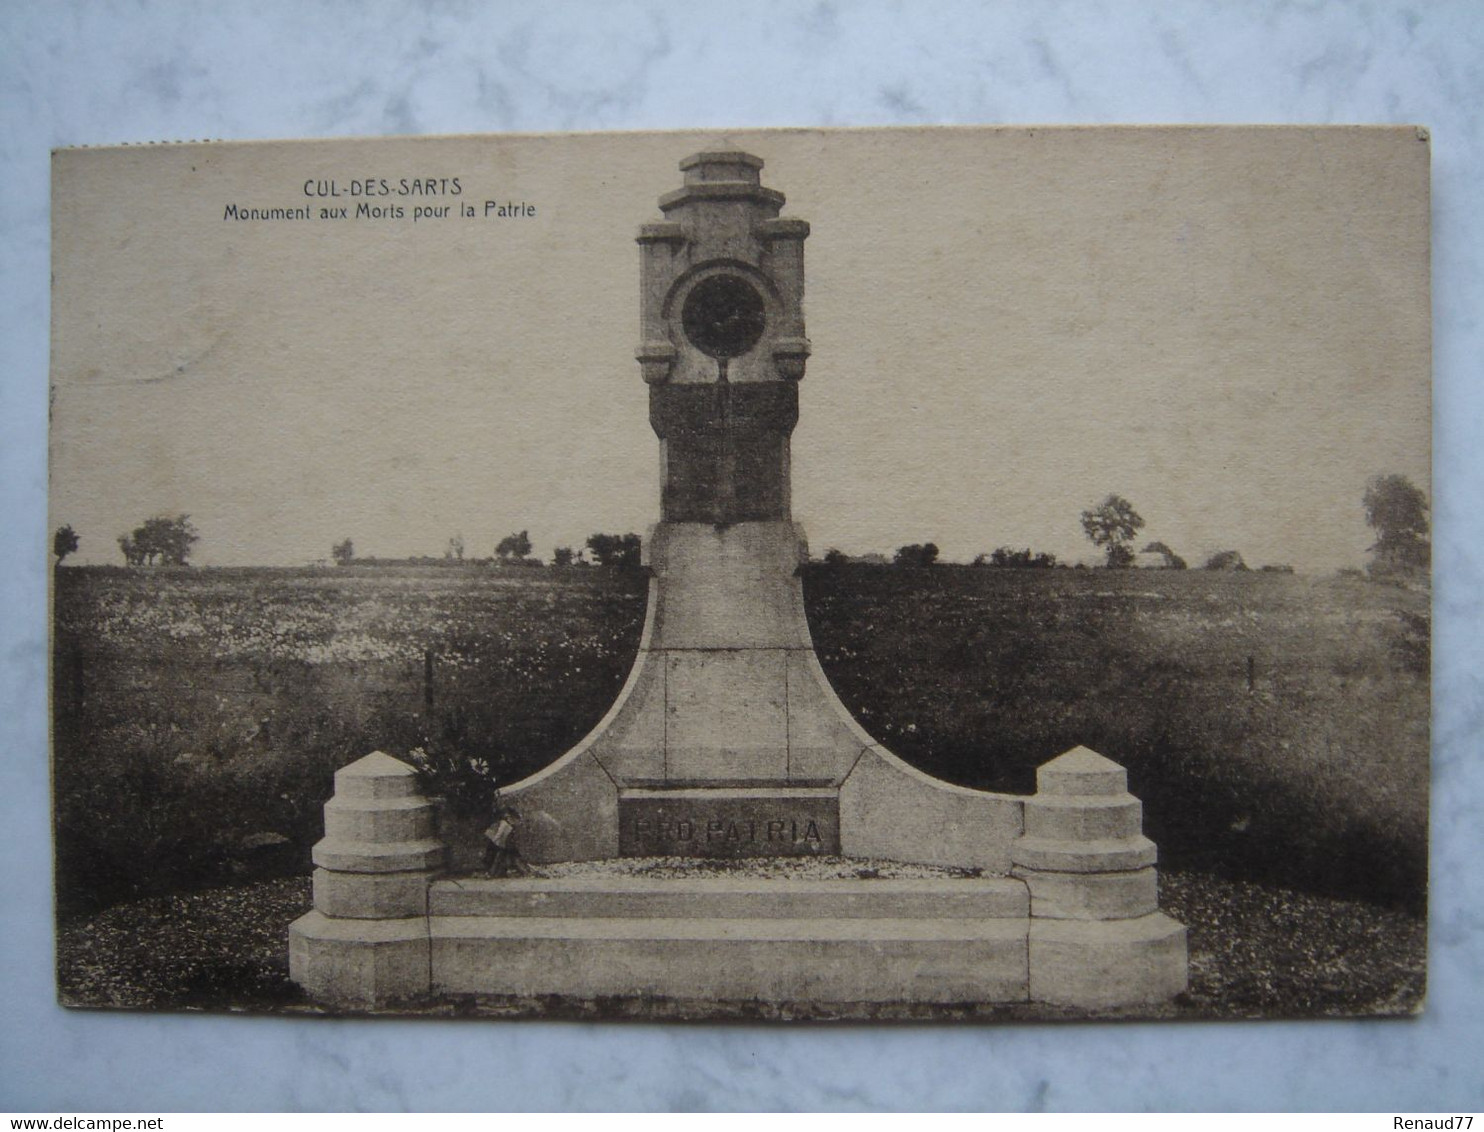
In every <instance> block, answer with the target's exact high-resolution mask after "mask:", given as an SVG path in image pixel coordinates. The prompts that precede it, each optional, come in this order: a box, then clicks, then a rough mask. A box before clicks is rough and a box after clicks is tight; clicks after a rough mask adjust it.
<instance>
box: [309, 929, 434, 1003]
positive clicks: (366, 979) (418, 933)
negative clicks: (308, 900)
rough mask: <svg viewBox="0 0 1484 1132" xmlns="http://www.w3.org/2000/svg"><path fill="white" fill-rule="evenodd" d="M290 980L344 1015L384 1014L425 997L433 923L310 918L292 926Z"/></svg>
mask: <svg viewBox="0 0 1484 1132" xmlns="http://www.w3.org/2000/svg"><path fill="white" fill-rule="evenodd" d="M289 978H290V979H292V980H293V981H294V982H296V983H298V984H299V985H300V986H301V987H303V988H304V990H305V992H306V993H307V994H308V995H309V996H310V997H311V998H314V999H317V1000H318V1001H320V1002H323V1003H326V1004H327V1005H330V1006H335V1007H339V1008H340V1009H343V1010H380V1009H382V1008H384V1007H387V1006H391V1005H394V1004H396V1003H399V1002H405V1001H407V1000H409V999H414V998H418V997H421V996H423V995H426V994H427V993H428V990H429V971H428V918H427V917H426V916H412V917H407V918H404V919H396V920H339V919H333V918H331V917H329V916H326V915H325V914H324V913H323V912H319V911H314V912H306V913H305V914H304V915H303V916H300V917H299V918H298V919H297V920H295V921H294V922H293V923H292V924H290V925H289Z"/></svg>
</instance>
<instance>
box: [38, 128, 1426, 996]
mask: <svg viewBox="0 0 1484 1132" xmlns="http://www.w3.org/2000/svg"><path fill="white" fill-rule="evenodd" d="M52 164H53V181H52V269H53V270H52V351H51V387H50V398H51V401H50V408H51V419H50V488H49V521H48V535H49V538H50V539H51V548H52V552H53V559H52V560H53V564H54V569H53V570H52V579H51V632H52V638H51V658H50V659H51V718H52V737H51V738H52V756H51V757H52V801H53V807H54V811H53V837H54V854H55V857H54V860H55V895H56V903H55V908H56V947H57V955H56V980H57V998H58V1001H59V1002H60V1003H61V1004H63V1005H64V1006H67V1007H74V1008H92V1009H98V1008H107V1009H125V1010H168V1011H182V1010H193V1011H194V1010H203V1011H234V1012H253V1013H285V1014H294V1015H320V1014H331V1015H347V1014H349V1015H364V1014H400V1015H416V1016H423V1017H434V1018H440V1017H448V1018H484V1019H505V1018H512V1019H515V1018H547V1019H554V1018H562V1019H604V1020H609V1019H622V1020H645V1021H669V1020H676V1021H695V1020H725V1021H767V1022H775V1021H776V1022H808V1021H821V1022H828V1021H846V1020H855V1021H859V1020H871V1021H881V1022H905V1021H944V1022H956V1023H960V1022H970V1023H1017V1022H1030V1021H1045V1020H1083V1019H1150V1020H1190V1019H1251V1018H1320V1017H1342V1016H1383V1017H1387V1016H1412V1015H1416V1014H1418V1013H1420V1012H1421V1011H1422V1010H1423V1009H1424V1004H1425V998H1426V985H1427V910H1428V875H1429V873H1428V863H1429V862H1428V832H1429V773H1430V768H1429V740H1430V684H1429V681H1430V672H1431V601H1432V596H1431V595H1432V589H1431V498H1432V483H1431V455H1432V446H1431V413H1432V404H1431V368H1432V359H1431V293H1430V286H1429V278H1430V274H1429V273H1430V268H1429V252H1430V218H1429V203H1430V202H1429V168H1430V138H1429V135H1428V133H1427V131H1426V130H1424V129H1421V128H1418V127H1413V126H1405V127H1403V126H1389V127H1118V128H1110V127H1062V128H1030V127H1013V128H1012V127H996V128H979V127H975V128H948V127H923V128H878V129H794V130H763V131H736V132H727V133H721V132H711V133H708V132H704V131H695V132H670V133H661V132H651V133H609V134H602V133H594V134H541V135H538V134H531V135H511V134H505V135H469V136H451V137H419V138H410V137H409V138H377V139H359V140H358V139H343V140H334V141H323V140H302V141H279V142H242V143H211V142H200V143H180V144H169V145H154V146H146V147H134V146H128V147H105V148H96V149H82V148H78V149H62V150H58V151H56V152H55V153H54V154H53V158H52Z"/></svg>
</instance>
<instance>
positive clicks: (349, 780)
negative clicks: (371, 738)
mask: <svg viewBox="0 0 1484 1132" xmlns="http://www.w3.org/2000/svg"><path fill="white" fill-rule="evenodd" d="M444 859H445V852H444V846H443V843H442V842H441V841H440V840H438V836H437V810H436V807H435V805H434V803H432V802H431V801H429V800H428V799H427V798H425V797H423V796H422V794H421V792H420V791H419V790H418V786H417V775H416V772H415V771H413V769H412V768H411V767H410V766H408V765H407V764H406V763H403V762H399V761H398V760H397V759H394V758H392V757H391V756H390V755H385V754H382V753H381V752H380V751H377V752H375V753H373V754H369V755H367V756H366V757H365V758H363V759H359V760H357V761H356V762H353V763H351V764H350V765H349V766H347V767H342V768H341V769H340V770H338V771H336V772H335V795H334V797H332V798H331V799H330V800H329V801H328V802H326V803H325V837H324V840H322V841H320V842H319V843H318V844H317V845H315V847H314V863H315V865H316V866H318V867H317V868H316V869H315V870H314V911H312V912H309V913H306V914H305V915H304V916H301V917H300V918H299V919H298V920H295V921H294V923H293V924H292V925H291V926H290V928H289V977H290V978H291V979H293V981H294V982H296V983H298V984H299V985H300V986H301V987H303V988H304V989H305V991H307V992H308V993H309V994H310V995H311V996H312V997H313V998H315V999H316V1000H318V1001H320V1002H322V1003H325V1004H326V1005H329V1006H336V1007H340V1008H344V1009H352V1010H377V1009H380V1008H382V1007H384V1006H387V1005H389V1004H391V1003H395V1002H399V1001H405V1000H407V999H410V998H416V997H418V996H420V995H426V994H428V993H429V991H430V989H431V984H432V980H431V975H430V968H429V962H430V959H429V947H428V885H429V884H430V883H431V882H432V880H433V878H434V877H436V876H438V875H439V873H441V872H442V871H443V867H444Z"/></svg>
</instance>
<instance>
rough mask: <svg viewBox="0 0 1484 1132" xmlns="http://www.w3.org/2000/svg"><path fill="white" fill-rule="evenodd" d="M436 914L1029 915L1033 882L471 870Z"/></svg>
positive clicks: (442, 891) (440, 892)
mask: <svg viewBox="0 0 1484 1132" xmlns="http://www.w3.org/2000/svg"><path fill="white" fill-rule="evenodd" d="M428 911H429V913H430V914H431V915H433V916H435V917H436V916H507V917H528V916H540V917H561V916H571V917H579V918H580V917H634V918H655V919H663V918H668V917H684V918H687V919H696V920H723V919H744V920H746V919H790V918H793V919H813V920H840V919H849V920H857V919H873V918H874V919H888V920H890V919H918V918H921V919H930V920H957V919H1003V918H1007V917H1024V916H1027V915H1029V913H1030V898H1029V894H1028V892H1027V890H1026V886H1025V884H1024V883H1023V882H1022V881H1020V880H1015V879H1011V878H1008V877H945V878H910V879H890V878H869V879H864V878H863V879H853V878H835V879H830V880H795V879H784V878H767V877H746V876H722V877H695V878H685V879H676V878H669V877H667V878H651V877H633V876H613V875H611V874H601V873H596V874H594V875H588V876H570V877H509V878H500V879H494V880H491V879H486V878H483V877H468V878H464V879H461V880H442V881H438V882H436V883H435V884H434V885H433V886H432V888H431V890H430V892H429V894H428Z"/></svg>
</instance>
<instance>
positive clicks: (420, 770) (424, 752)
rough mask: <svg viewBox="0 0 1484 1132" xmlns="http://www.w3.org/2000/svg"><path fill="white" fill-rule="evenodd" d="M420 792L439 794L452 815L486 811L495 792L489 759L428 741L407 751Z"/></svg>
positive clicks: (492, 801) (472, 815) (483, 812)
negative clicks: (472, 755) (419, 784)
mask: <svg viewBox="0 0 1484 1132" xmlns="http://www.w3.org/2000/svg"><path fill="white" fill-rule="evenodd" d="M407 759H408V761H409V762H410V763H411V764H412V766H413V768H414V769H415V770H416V771H417V774H418V779H419V781H420V782H421V785H422V789H423V792H424V793H425V794H427V795H428V796H429V797H436V798H442V799H443V800H444V802H445V803H446V804H447V805H448V808H449V811H450V813H452V814H453V815H454V816H456V817H461V818H467V817H476V816H478V815H480V814H488V813H489V811H490V808H491V806H493V804H494V801H495V796H496V795H497V794H498V792H499V790H498V786H497V784H496V782H495V772H494V770H493V768H491V766H490V764H489V761H488V760H486V759H482V758H477V757H471V756H469V755H465V754H462V753H460V752H459V751H457V750H455V749H454V748H453V747H451V746H450V745H448V744H445V743H437V742H433V741H429V742H428V743H426V744H425V745H423V746H421V747H414V748H413V749H412V750H411V751H409V752H407Z"/></svg>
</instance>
